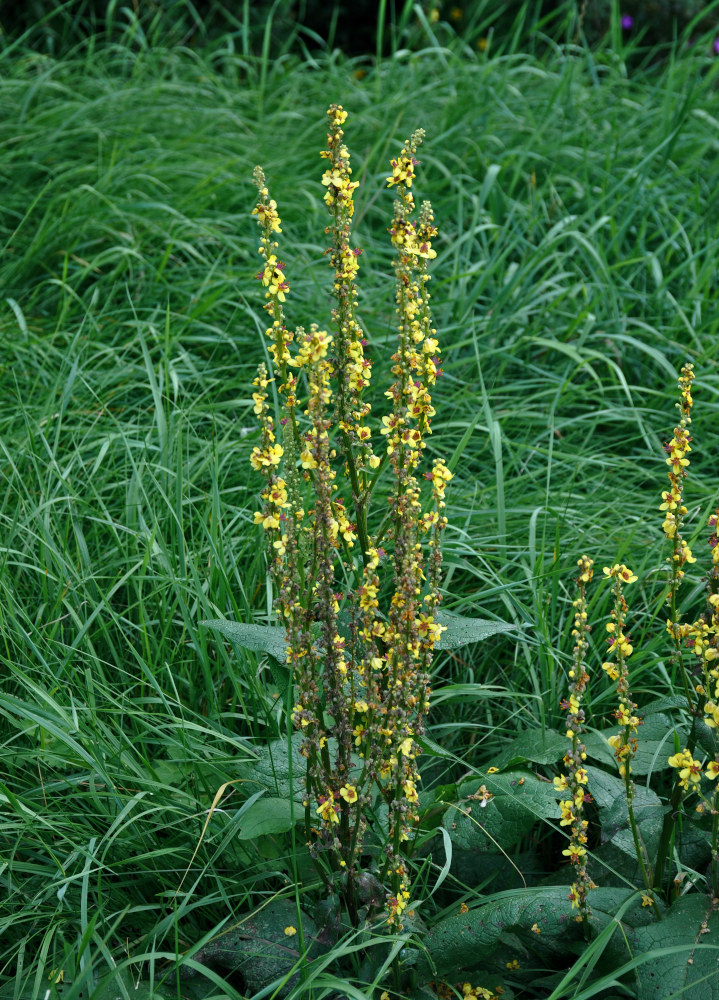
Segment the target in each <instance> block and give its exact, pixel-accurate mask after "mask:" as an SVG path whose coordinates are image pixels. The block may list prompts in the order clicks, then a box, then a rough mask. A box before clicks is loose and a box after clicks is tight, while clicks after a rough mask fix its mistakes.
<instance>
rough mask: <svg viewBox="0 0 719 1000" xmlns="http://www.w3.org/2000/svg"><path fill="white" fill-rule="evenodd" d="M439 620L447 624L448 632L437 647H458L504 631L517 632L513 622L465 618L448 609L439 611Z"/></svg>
mask: <svg viewBox="0 0 719 1000" xmlns="http://www.w3.org/2000/svg"><path fill="white" fill-rule="evenodd" d="M437 621H438V622H439V623H440V625H444V626H446V629H447V630H446V632H443V633H442V638H441V639H440V640H439V641H438V642H436V643H435V646H434V648H435V649H458V648H459V647H460V646H466V645H468V644H469V643H470V642H481V641H482V640H483V639H491V638H492V636H495V635H500V634H501V633H503V632H516V631H517V626H516V625H513V624H512V623H511V622H496V621H490V620H488V619H485V618H464V617H462V615H453V614H450V613H449V612H447V611H439V612H438V613H437Z"/></svg>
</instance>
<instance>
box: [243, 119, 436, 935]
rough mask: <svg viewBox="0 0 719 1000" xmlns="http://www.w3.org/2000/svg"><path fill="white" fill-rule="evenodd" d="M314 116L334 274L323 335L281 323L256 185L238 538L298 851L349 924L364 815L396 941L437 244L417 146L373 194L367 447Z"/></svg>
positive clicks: (413, 811) (415, 715)
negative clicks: (388, 217) (387, 281)
mask: <svg viewBox="0 0 719 1000" xmlns="http://www.w3.org/2000/svg"><path fill="white" fill-rule="evenodd" d="M327 115H328V119H329V133H328V136H327V148H326V149H324V150H322V151H321V153H320V155H321V156H322V157H323V158H324V159H325V160H326V169H325V172H324V175H323V177H322V184H323V185H324V187H325V188H326V193H325V195H324V201H325V203H326V205H327V209H328V212H329V224H328V226H327V229H326V230H325V232H326V233H327V234H328V236H329V244H330V246H329V250H328V256H329V263H330V265H331V268H332V271H333V282H332V295H333V300H334V306H333V308H332V313H331V322H330V324H329V326H328V329H325V328H322V327H321V326H319V325H316V324H314V323H313V324H312V325H311V326H310V327H309V329H304V328H302V327H297V328H295V329H294V330H293V329H291V328H290V327H289V326H288V324H287V320H286V316H285V305H286V301H287V298H288V296H289V293H290V279H289V275H288V271H287V268H286V266H285V264H284V263H283V262H282V261H281V260H280V259H279V257H278V252H279V246H278V242H277V239H276V237H277V236H278V235H279V234H280V233H281V232H282V229H281V224H280V217H279V215H278V210H277V205H276V202H275V201H274V200H273V199H272V198H271V197H270V192H269V188H268V185H267V182H266V179H265V175H264V173H263V171H262V169H261V168H260V167H257V168H256V170H255V174H254V180H255V183H256V185H257V188H258V201H257V205H256V207H255V209H254V213H253V214H254V215H256V217H257V222H258V223H259V226H260V233H261V237H260V246H259V253H260V257H261V259H262V263H261V269H260V271H259V274H258V278H259V279H260V281H261V283H262V286H263V288H264V290H265V293H264V294H265V299H266V303H265V309H266V311H267V313H268V315H269V322H268V326H267V329H266V331H265V333H266V342H267V350H268V352H269V356H270V358H271V370H268V369H267V368H266V367H265V366H264V365H260V367H259V370H258V375H257V378H256V379H255V383H254V387H255V391H254V393H253V399H254V403H255V406H254V410H255V414H256V415H257V417H258V420H259V423H260V427H261V441H260V443H259V444H258V445H257V446H256V447H255V448H253V451H252V455H251V463H252V466H253V468H254V469H255V470H257V471H258V472H260V473H261V474H262V476H263V477H264V489H263V491H262V501H263V503H262V507H261V509H260V510H258V511H257V512H256V513H255V522H256V523H257V524H261V525H262V527H263V528H264V530H265V533H266V537H267V542H268V550H269V553H270V573H271V577H272V581H273V588H274V594H275V609H276V613H277V615H278V618H279V619H280V621H281V622H282V623H283V624H284V627H285V629H286V642H287V649H286V655H287V663H288V666H289V668H290V669H291V671H292V676H293V679H294V684H295V692H296V703H295V705H294V708H293V710H292V722H293V724H294V726H295V727H296V729H297V730H299V731H300V732H301V734H302V737H303V739H302V743H301V754H302V756H303V757H304V758H305V761H306V765H305V773H304V774H303V775H302V776H301V781H302V787H303V789H304V799H303V805H304V812H305V831H306V837H307V841H308V844H309V847H310V852H311V854H312V856H313V858H314V859H315V862H316V864H317V867H318V870H319V872H320V873H321V875H322V877H323V879H324V880H325V881H326V882H327V884H328V886H329V885H332V886H334V887H335V888H339V889H340V890H341V892H342V894H343V896H344V898H345V902H346V904H347V908H348V911H349V915H350V918H351V919H352V920H353V921H354V922H356V921H357V919H358V909H359V900H358V891H357V882H358V878H359V875H360V865H361V856H362V853H363V844H364V840H365V834H366V823H367V819H366V817H367V815H368V814H369V813H370V812H372V813H374V814H375V815H377V816H380V817H384V820H380V825H382V824H383V826H384V829H383V831H382V833H381V838H382V842H381V843H380V844H376V843H375V844H373V845H372V848H373V851H374V852H376V851H377V850H378V849H379V861H378V863H377V873H376V874H377V877H378V879H379V881H380V882H381V883H382V884H383V885H384V886H385V891H386V899H385V906H386V918H387V921H388V923H389V924H390V925H391V926H393V927H394V928H395V929H401V927H402V922H403V914H404V912H405V910H406V908H407V906H408V902H409V899H410V884H409V876H408V871H407V868H406V865H405V861H404V854H403V842H405V841H406V840H407V839H408V838H409V837H410V834H411V829H412V826H413V824H414V823H416V821H417V819H418V816H417V807H418V796H419V780H420V776H419V773H418V769H417V757H418V755H419V753H420V747H419V745H418V742H417V739H418V737H419V736H420V735H421V733H422V731H423V722H424V718H425V715H426V713H427V711H428V709H429V697H430V689H429V670H430V664H431V661H432V652H433V647H434V646H435V643H436V642H437V640H438V639H439V637H440V636H441V632H442V626H441V625H440V624H439V622H438V616H437V609H438V606H439V603H440V600H441V596H440V577H441V566H442V557H441V548H440V541H441V536H442V531H443V529H444V528H445V526H446V523H447V521H446V517H445V516H444V514H443V508H444V494H445V489H446V487H447V483H448V482H449V480H450V479H451V475H450V472H449V470H448V469H447V466H446V465H445V463H444V461H443V460H442V459H441V458H435V459H434V460H433V461H431V462H430V461H427V459H426V457H425V445H426V440H427V437H428V435H429V434H430V433H431V420H432V417H433V416H434V412H435V411H434V408H433V406H432V398H431V392H432V387H433V385H434V383H435V381H436V379H437V377H438V375H439V374H440V371H441V369H440V362H439V346H438V342H437V336H436V331H435V329H434V328H433V326H432V318H431V313H430V306H429V298H430V296H429V290H428V282H429V275H428V273H427V264H428V262H429V261H430V260H431V259H433V258H434V257H435V256H436V252H435V250H433V249H432V241H433V239H434V238H435V236H436V233H437V230H436V228H435V225H434V219H433V215H432V209H431V206H430V204H429V202H424V203H423V204H422V205H421V207H420V208H419V210H418V211H417V210H416V206H415V203H414V197H413V192H412V188H413V182H414V180H415V170H416V167H417V165H418V162H419V161H418V160H417V155H416V154H417V150H418V147H419V146H420V144H421V142H422V138H423V134H424V133H423V132H422V131H421V130H420V131H417V132H415V133H414V134H413V135H412V136H411V138H410V139H409V140H408V141H407V142H406V143H405V144H404V147H403V148H402V151H401V153H400V154H399V156H398V157H397V158H396V159H394V160H392V161H391V175H390V176H389V177H388V179H387V180H388V185H389V187H391V188H393V189H394V192H395V202H394V216H393V219H392V223H391V226H390V229H389V232H390V236H391V240H392V244H393V246H394V250H395V260H394V271H395V279H396V306H397V310H396V311H397V326H398V332H399V338H398V344H397V349H396V351H395V353H394V354H393V355H392V358H391V372H392V375H393V377H394V382H393V384H392V386H391V388H390V390H389V391H388V392H387V393H386V394H385V395H386V396H387V397H388V398H389V405H388V407H387V409H388V410H389V412H388V413H387V414H386V415H385V416H383V417H382V418H381V423H380V427H379V435H377V433H376V430H373V428H372V427H371V424H370V417H371V405H370V402H369V401H368V399H367V395H368V389H369V387H370V375H371V368H372V362H371V360H370V358H369V357H368V356H367V352H366V348H367V341H366V339H365V335H364V332H363V328H362V326H361V324H360V321H359V318H358V302H357V275H358V271H359V266H360V254H361V251H360V250H359V249H357V248H355V247H354V246H352V242H351V226H352V216H353V213H354V195H355V191H356V189H357V187H358V182H357V181H354V180H353V179H352V169H351V166H350V155H349V152H348V150H347V147H346V145H345V144H344V133H343V128H342V127H343V125H344V124H345V121H346V119H347V112H346V111H344V110H343V108H342V107H341V106H340V105H337V104H333V105H332V106H331V107H330V108H329V110H328V112H327ZM271 403H273V405H271ZM275 407H276V409H275ZM273 412H274V413H275V414H276V415H279V422H278V420H277V416H275V417H274V418H273ZM383 477H385V478H386V481H387V482H388V484H389V488H388V492H389V495H388V496H387V491H386V490H385V499H384V500H383V502H382V504H381V505H378V504H374V505H373V504H372V500H373V496H374V494H375V490H376V488H377V486H378V483H379V482H380V479H381V478H383ZM378 507H379V508H380V509H379V510H377V509H376V508H378ZM375 836H376V833H375Z"/></svg>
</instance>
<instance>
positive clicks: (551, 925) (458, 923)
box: [417, 886, 632, 981]
mask: <svg viewBox="0 0 719 1000" xmlns="http://www.w3.org/2000/svg"><path fill="white" fill-rule="evenodd" d="M568 891H569V890H568V887H567V886H542V887H541V888H534V889H526V890H524V891H522V892H512V893H502V894H501V895H499V896H497V897H496V898H494V899H492V900H490V901H489V902H487V903H482V904H481V905H480V906H478V907H476V908H474V909H470V910H469V911H468V912H467V913H456V914H452V915H451V916H449V917H445V918H444V919H443V920H440V921H439V923H437V924H435V926H434V927H432V928H431V930H430V931H429V932H428V933H427V934H426V935H425V937H424V938H423V941H422V944H423V947H424V948H426V951H427V954H426V955H425V953H424V952H422V953H420V956H419V958H418V962H417V968H418V972H419V975H420V981H425V980H426V979H428V978H432V977H433V976H434V975H435V974H437V975H440V976H444V975H448V974H452V975H454V976H455V978H456V974H457V973H458V972H459V971H460V970H462V969H472V968H476V967H477V966H479V965H484V964H486V963H487V961H488V959H489V957H490V954H491V952H492V950H493V949H494V948H495V946H496V945H497V943H498V942H499V940H500V937H501V935H503V934H506V933H507V932H508V931H515V932H516V931H524V932H528V933H529V936H530V937H532V932H531V927H532V926H533V925H534V924H536V925H537V927H538V928H539V931H540V935H539V937H538V940H539V941H541V940H542V939H543V938H548V937H549V936H553V937H560V938H561V939H562V940H563V941H564V942H565V944H566V946H567V951H569V950H571V946H572V942H574V941H579V940H580V939H581V938H582V929H581V927H580V925H579V924H578V923H577V921H576V919H575V917H576V912H577V911H576V910H572V907H571V904H570V902H569V899H568ZM631 895H632V892H631V890H627V889H596V890H594V891H593V892H592V896H591V901H592V910H593V912H594V913H595V914H596V919H597V922H598V924H600V925H603V924H606V922H607V921H609V920H611V919H613V914H615V913H616V912H617V910H618V909H619V907H620V906H621V905H622V903H623V902H625V901H626V900H627V899H628V897H629V896H631ZM617 926H619V925H617Z"/></svg>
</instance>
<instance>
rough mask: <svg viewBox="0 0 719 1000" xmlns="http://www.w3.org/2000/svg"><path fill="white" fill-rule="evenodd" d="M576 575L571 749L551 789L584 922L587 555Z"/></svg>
mask: <svg viewBox="0 0 719 1000" xmlns="http://www.w3.org/2000/svg"><path fill="white" fill-rule="evenodd" d="M577 566H578V567H579V576H578V577H577V589H578V591H579V595H578V597H577V599H576V600H575V601H574V628H573V629H572V636H573V638H574V650H573V654H572V667H571V669H570V671H569V698H567V699H566V700H565V701H563V702H562V705H561V707H562V708H563V709H564V710H565V711H566V712H567V729H566V736H567V739H568V740H571V743H572V745H571V748H570V749H569V750H568V751H567V753H566V754H565V755H564V760H563V763H564V767H565V771H564V772H563V773H562V774H560V775H559V776H558V777H556V778H555V779H554V786H555V788H556V789H557V790H558V791H559V792H562V793H563V794H564V793H566V794H567V797H566V798H562V799H561V800H560V802H559V813H560V820H559V824H560V826H562V827H568V828H569V844H568V845H567V847H566V848H565V849H564V850H563V851H562V854H563V855H565V857H567V858H568V859H569V861H570V863H571V864H572V865H573V866H574V868H575V879H574V882H573V883H572V887H571V889H570V891H569V900H570V902H571V904H572V909H574V908H575V907H576V908H577V909H578V910H579V914H578V918H577V919H579V920H581V921H585V920H587V919H588V918H589V916H590V914H591V908H590V905H589V901H588V899H587V895H588V893H589V890H590V889H594V888H596V886H595V884H594V882H593V881H592V879H591V878H590V876H589V873H588V871H587V860H588V855H587V846H586V845H587V840H588V837H587V828H588V826H589V822H588V820H587V819H585V817H584V803H585V801H590V797H589V793H588V792H587V771H586V768H585V766H584V764H585V761H586V759H587V751H586V747H585V746H584V744H583V743H582V732H583V729H584V708H583V707H582V698H583V696H584V693H585V691H586V690H587V682H588V681H589V674H588V673H587V669H586V659H587V650H588V648H589V643H588V633H589V632H590V630H591V628H590V625H589V623H588V620H587V585H588V584H589V583H591V580H592V577H593V575H594V569H593V566H594V563H593V562H592V560H591V559H590V558H589V557H588V556H582V557H581V558H580V559H578V560H577Z"/></svg>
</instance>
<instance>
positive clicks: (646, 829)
mask: <svg viewBox="0 0 719 1000" xmlns="http://www.w3.org/2000/svg"><path fill="white" fill-rule="evenodd" d="M587 776H588V779H589V780H588V782H587V791H588V792H589V793H590V795H591V796H592V797H593V799H594V801H595V803H596V805H597V811H598V813H599V822H600V825H601V837H600V845H599V846H598V847H597V848H596V849H595V850H594V851H592V861H591V863H590V869H591V872H592V874H593V876H594V878H595V879H596V881H598V882H600V883H602V884H607V882H609V883H611V882H616V881H619V882H623V881H624V880H626V879H628V880H630V881H633V880H636V879H637V878H640V871H639V863H638V861H637V852H636V847H635V845H634V837H633V835H632V832H631V829H630V827H629V812H628V810H627V799H626V792H625V787H624V779H623V778H620V777H618V775H616V774H610V773H609V772H607V771H603V770H601V769H600V768H598V767H588V768H587ZM665 811H666V807H665V806H664V804H663V803H662V801H661V799H660V798H659V796H658V795H657V794H656V793H655V792H653V791H652V789H651V788H647V787H646V786H645V785H641V784H637V785H635V789H634V816H635V819H636V822H637V827H638V829H639V835H640V840H641V842H642V843H643V844H644V845H645V847H646V850H647V853H648V857H649V860H650V861H652V860H653V859H654V857H655V856H656V851H657V847H658V844H659V837H660V834H661V829H662V824H663V821H664V813H665Z"/></svg>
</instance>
